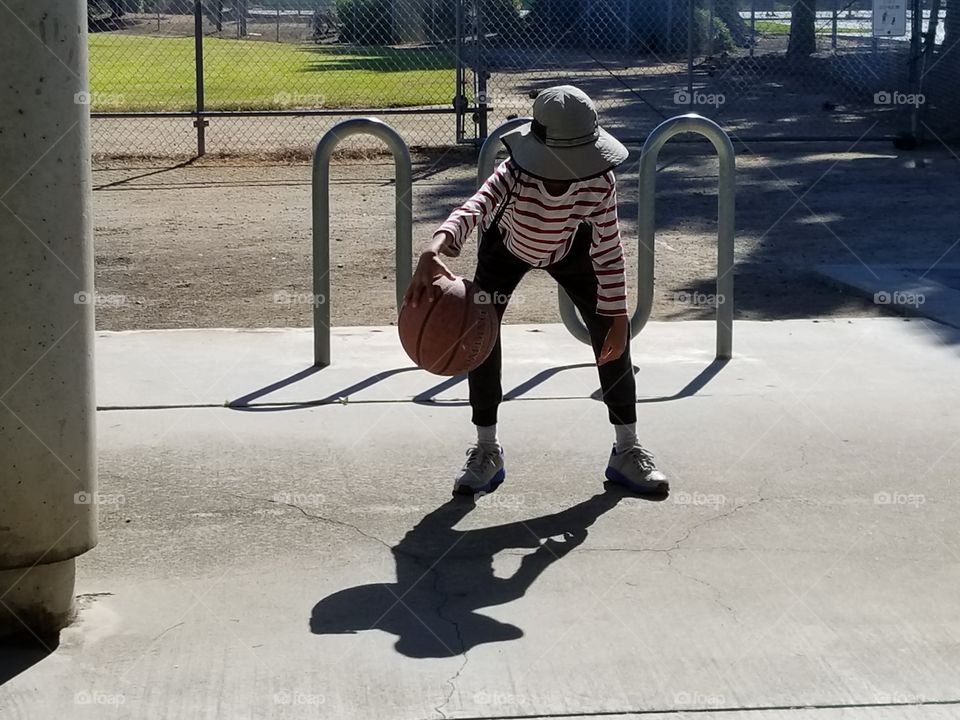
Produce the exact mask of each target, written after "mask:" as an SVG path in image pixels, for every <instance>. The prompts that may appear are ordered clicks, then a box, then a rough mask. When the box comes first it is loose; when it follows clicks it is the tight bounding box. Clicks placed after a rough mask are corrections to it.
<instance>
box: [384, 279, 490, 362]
mask: <svg viewBox="0 0 960 720" xmlns="http://www.w3.org/2000/svg"><path fill="white" fill-rule="evenodd" d="M434 285H436V286H438V287H439V288H440V291H441V292H440V294H439V295H438V296H437V297H436V298H434V300H433V302H430V301H429V300H427V298H426V297H425V296H424V297H422V298H421V299H420V302H419V303H418V304H417V307H412V306H411V305H409V304H408V303H404V304H403V307H401V308H400V319H399V321H398V322H397V329H398V330H399V332H400V344H401V345H403V349H404V350H405V351H406V353H407V355H409V356H410V359H411V360H413V361H414V362H415V363H416V364H417V365H419V366H420V367H422V368H423V369H424V370H427V371H429V372H432V373H435V374H436V375H462V374H463V373H465V372H469V371H470V370H473V369H474V368H475V367H477V366H478V365H480V363H482V362H483V361H484V360H486V359H487V356H488V355H489V354H490V351H491V350H493V346H494V344H495V343H496V341H497V333H498V332H499V329H500V323H499V321H498V320H497V312H496V310H495V309H494V307H493V303H492V302H491V298H490V296H489V295H488V294H487V293H485V292H483V291H482V290H480V289H479V288H477V287H476V286H475V285H474V284H473V283H472V282H470V281H469V280H467V279H466V278H461V277H458V278H457V279H456V280H448V279H446V278H438V279H437V281H436V282H435V283H434Z"/></svg>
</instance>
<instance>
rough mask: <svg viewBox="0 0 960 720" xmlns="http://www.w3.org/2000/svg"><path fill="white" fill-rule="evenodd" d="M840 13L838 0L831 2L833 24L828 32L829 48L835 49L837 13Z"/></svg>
mask: <svg viewBox="0 0 960 720" xmlns="http://www.w3.org/2000/svg"><path fill="white" fill-rule="evenodd" d="M839 11H840V8H839V0H833V22H832V23H831V30H830V47H831V49H833V50H836V49H837V13H838V12H839Z"/></svg>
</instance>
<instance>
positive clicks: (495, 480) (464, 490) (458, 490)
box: [453, 468, 507, 495]
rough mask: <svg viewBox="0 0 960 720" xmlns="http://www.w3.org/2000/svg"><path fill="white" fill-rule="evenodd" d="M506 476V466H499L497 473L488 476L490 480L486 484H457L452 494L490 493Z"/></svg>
mask: <svg viewBox="0 0 960 720" xmlns="http://www.w3.org/2000/svg"><path fill="white" fill-rule="evenodd" d="M506 477H507V471H506V468H500V470H499V471H498V472H497V474H496V475H494V476H493V477H492V478H490V482H488V483H487V484H486V485H482V486H481V487H478V488H474V487H470V486H469V485H457V486H456V487H455V488H454V489H453V494H454V495H481V494H482V495H487V494H488V493H492V492H493V491H494V490H496V489H497V488H498V487H500V483H502V482H503V481H504V479H506Z"/></svg>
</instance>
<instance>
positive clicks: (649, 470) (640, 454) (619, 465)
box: [605, 445, 670, 494]
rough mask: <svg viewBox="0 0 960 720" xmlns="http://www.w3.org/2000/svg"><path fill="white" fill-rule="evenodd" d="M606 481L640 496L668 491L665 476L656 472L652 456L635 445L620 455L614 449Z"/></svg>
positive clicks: (668, 487)
mask: <svg viewBox="0 0 960 720" xmlns="http://www.w3.org/2000/svg"><path fill="white" fill-rule="evenodd" d="M605 475H606V478H607V480H609V481H610V482H612V483H616V484H617V485H622V486H623V487H625V488H627V489H628V490H632V491H633V492H635V493H641V494H660V493H665V492H668V491H669V490H670V483H669V482H667V476H666V475H664V474H663V473H662V472H660V471H659V470H657V465H656V463H654V461H653V455H652V454H651V453H650V452H649V451H647V450H645V449H643V448H642V447H640V446H639V445H635V446H634V447H632V448H630V449H629V450H624V451H623V452H622V453H618V452H617V448H616V447H614V448H613V451H612V452H611V453H610V462H609V464H608V465H607V472H606V473H605Z"/></svg>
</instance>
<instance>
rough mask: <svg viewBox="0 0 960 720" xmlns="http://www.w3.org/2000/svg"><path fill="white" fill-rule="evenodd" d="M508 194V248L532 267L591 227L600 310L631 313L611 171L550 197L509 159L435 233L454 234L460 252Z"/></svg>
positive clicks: (558, 254) (560, 253)
mask: <svg viewBox="0 0 960 720" xmlns="http://www.w3.org/2000/svg"><path fill="white" fill-rule="evenodd" d="M508 193H509V195H510V200H509V205H508V207H507V208H506V210H505V212H504V213H503V217H502V219H501V221H500V230H501V233H502V235H503V243H504V245H505V246H506V247H507V249H508V250H509V251H510V252H512V253H513V254H514V255H516V256H517V257H518V258H520V259H521V260H523V261H524V262H526V263H528V264H529V265H531V266H532V267H537V268H542V267H546V266H548V265H552V264H553V263H555V262H557V261H559V260H560V259H561V258H563V257H564V256H565V255H566V254H567V253H568V252H569V251H570V247H571V246H572V245H573V239H574V236H575V235H576V231H577V228H578V227H579V226H580V223H583V222H586V223H588V224H589V225H590V227H591V228H592V242H591V247H590V257H591V259H592V260H593V269H594V272H596V274H597V281H598V282H597V313H598V314H599V315H610V316H615V315H626V314H627V285H626V277H625V273H624V262H623V245H622V243H621V242H620V222H619V219H618V218H617V181H616V179H615V178H614V175H613V172H612V171H607V172H605V173H604V174H603V175H601V176H599V177H596V178H593V179H591V180H581V181H577V182H573V183H571V184H570V187H569V188H568V189H567V191H566V192H565V193H564V194H563V195H551V194H549V193H548V192H547V191H546V189H545V188H544V187H543V184H542V183H541V182H540V180H538V179H537V178H535V177H533V176H532V175H529V174H527V173H525V172H523V170H521V169H520V168H519V167H518V166H517V165H516V163H514V162H513V160H511V159H508V160H505V161H504V162H503V163H501V164H500V166H499V167H498V168H497V169H496V171H495V172H494V173H493V175H491V176H490V177H489V178H487V180H486V182H484V183H483V186H482V187H481V188H480V190H478V191H477V193H476V194H475V195H474V196H473V197H471V198H470V199H469V200H467V201H466V202H465V203H464V204H463V205H461V206H460V207H459V208H457V209H456V210H454V211H453V212H452V213H451V214H450V217H449V218H447V220H446V222H444V223H443V224H442V225H441V226H440V228H439V229H438V230H437V232H441V231H446V232H448V233H450V234H451V235H452V236H453V245H452V247H451V248H450V249H451V251H452V252H453V253H454V255H459V254H460V250H461V248H462V247H463V243H464V242H465V241H466V239H467V237H468V236H469V235H470V233H471V231H472V230H473V229H474V228H475V227H477V226H478V225H479V226H480V230H481V231H484V230H486V229H487V228H488V227H489V226H490V224H491V223H492V222H493V220H494V218H495V217H496V214H497V211H498V210H499V208H500V205H501V203H502V202H503V200H504V198H505V197H506V196H507V194H508Z"/></svg>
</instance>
